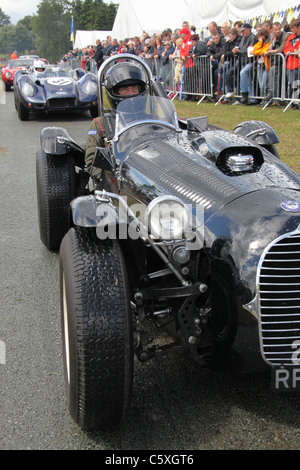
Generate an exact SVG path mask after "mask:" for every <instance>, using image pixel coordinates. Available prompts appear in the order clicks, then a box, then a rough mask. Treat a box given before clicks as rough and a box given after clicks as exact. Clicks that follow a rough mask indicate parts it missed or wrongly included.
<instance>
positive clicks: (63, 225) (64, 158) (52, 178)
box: [36, 150, 76, 250]
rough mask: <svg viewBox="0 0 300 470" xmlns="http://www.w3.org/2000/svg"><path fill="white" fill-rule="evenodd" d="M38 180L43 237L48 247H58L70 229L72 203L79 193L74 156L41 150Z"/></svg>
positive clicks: (38, 156) (55, 248) (37, 165)
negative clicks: (53, 153) (77, 190)
mask: <svg viewBox="0 0 300 470" xmlns="http://www.w3.org/2000/svg"><path fill="white" fill-rule="evenodd" d="M36 182H37V207H38V219H39V230H40V239H41V241H42V243H43V244H44V245H45V246H46V247H47V248H48V250H58V249H59V246H60V243H61V240H62V239H63V237H64V235H65V234H66V233H67V231H68V230H69V212H70V202H71V201H72V199H74V197H75V196H76V175H75V165H74V159H73V157H72V156H71V155H50V154H46V153H45V152H44V151H43V150H39V151H38V152H37V154H36Z"/></svg>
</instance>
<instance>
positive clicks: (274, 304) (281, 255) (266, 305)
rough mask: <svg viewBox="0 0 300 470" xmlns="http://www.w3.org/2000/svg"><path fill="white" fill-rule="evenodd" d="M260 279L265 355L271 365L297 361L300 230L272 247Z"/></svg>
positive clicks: (263, 350) (262, 335)
mask: <svg viewBox="0 0 300 470" xmlns="http://www.w3.org/2000/svg"><path fill="white" fill-rule="evenodd" d="M258 279H259V286H258V287H259V303H260V335H261V348H262V355H263V356H264V359H265V360H266V361H267V362H268V363H270V364H271V365H285V366H288V365H293V364H294V363H293V353H295V352H296V349H299V346H300V232H299V231H296V232H293V233H290V234H288V235H285V236H283V237H281V238H280V239H277V240H275V242H274V243H273V244H271V245H270V246H269V247H268V249H267V251H266V252H265V253H264V256H263V259H262V261H261V265H260V272H259V278H258ZM295 341H299V344H298V345H297V343H295Z"/></svg>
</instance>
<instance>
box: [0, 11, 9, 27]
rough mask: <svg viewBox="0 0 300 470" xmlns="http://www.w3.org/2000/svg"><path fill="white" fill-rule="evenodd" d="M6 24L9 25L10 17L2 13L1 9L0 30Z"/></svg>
mask: <svg viewBox="0 0 300 470" xmlns="http://www.w3.org/2000/svg"><path fill="white" fill-rule="evenodd" d="M8 24H10V17H9V16H8V15H6V14H5V13H4V11H2V8H0V28H3V26H6V25H8Z"/></svg>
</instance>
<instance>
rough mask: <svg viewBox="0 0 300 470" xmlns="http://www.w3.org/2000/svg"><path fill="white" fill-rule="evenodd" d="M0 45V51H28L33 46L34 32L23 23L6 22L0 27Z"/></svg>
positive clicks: (22, 52)
mask: <svg viewBox="0 0 300 470" xmlns="http://www.w3.org/2000/svg"><path fill="white" fill-rule="evenodd" d="M0 45H1V52H2V53H9V54H11V53H12V52H13V51H14V50H17V51H18V53H21V54H24V53H28V52H29V51H30V50H31V49H34V47H35V38H34V34H33V33H32V31H29V30H28V29H27V28H26V27H25V26H24V25H23V24H18V25H17V26H14V25H12V24H8V25H6V26H3V27H2V28H0Z"/></svg>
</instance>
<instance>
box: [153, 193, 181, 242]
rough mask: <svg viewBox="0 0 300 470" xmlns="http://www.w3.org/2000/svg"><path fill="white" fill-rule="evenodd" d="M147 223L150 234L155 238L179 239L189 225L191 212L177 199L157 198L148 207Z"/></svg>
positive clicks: (169, 197)
mask: <svg viewBox="0 0 300 470" xmlns="http://www.w3.org/2000/svg"><path fill="white" fill-rule="evenodd" d="M145 223H146V225H147V227H148V231H149V233H151V235H153V236H154V237H155V238H159V239H162V240H173V239H178V238H180V237H181V236H182V235H183V233H184V232H185V230H186V228H187V227H188V225H189V211H188V208H187V206H186V205H185V204H184V203H183V202H182V201H181V200H180V199H178V198H176V197H172V196H162V197H157V198H155V199H154V200H153V201H152V202H151V203H150V204H149V206H148V207H147V210H146V213H145Z"/></svg>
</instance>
